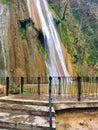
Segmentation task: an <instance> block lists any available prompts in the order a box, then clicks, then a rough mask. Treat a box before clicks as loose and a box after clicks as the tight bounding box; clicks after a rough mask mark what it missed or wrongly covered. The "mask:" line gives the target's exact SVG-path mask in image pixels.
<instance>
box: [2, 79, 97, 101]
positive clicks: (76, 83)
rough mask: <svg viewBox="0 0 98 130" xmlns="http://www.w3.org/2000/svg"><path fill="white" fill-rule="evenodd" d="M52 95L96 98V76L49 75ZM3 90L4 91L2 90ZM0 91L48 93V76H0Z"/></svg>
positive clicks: (65, 97) (70, 97) (77, 98)
mask: <svg viewBox="0 0 98 130" xmlns="http://www.w3.org/2000/svg"><path fill="white" fill-rule="evenodd" d="M51 78H52V80H51V94H52V96H63V98H64V99H75V100H78V101H81V100H82V99H86V98H88V99H91V98H92V99H96V98H97V97H98V77H51ZM1 90H3V91H4V92H2V91H1ZM0 93H4V94H5V95H6V96H8V94H15V93H32V94H38V95H40V94H47V95H48V94H49V77H30V78H25V77H20V78H19V77H6V78H5V77H4V78H3V77H1V78H0Z"/></svg>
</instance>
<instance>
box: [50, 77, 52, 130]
mask: <svg viewBox="0 0 98 130" xmlns="http://www.w3.org/2000/svg"><path fill="white" fill-rule="evenodd" d="M51 87H52V77H49V115H50V130H52V97H51V89H52V88H51Z"/></svg>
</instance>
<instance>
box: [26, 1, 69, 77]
mask: <svg viewBox="0 0 98 130" xmlns="http://www.w3.org/2000/svg"><path fill="white" fill-rule="evenodd" d="M27 1H28V0H27ZM33 1H34V4H35V7H36V10H37V13H38V14H37V15H38V16H39V20H40V24H41V28H42V31H43V35H44V42H45V43H44V44H45V46H46V48H47V49H48V52H49V60H48V58H47V59H46V58H45V62H46V66H47V69H48V72H49V75H51V76H66V77H69V73H68V71H67V68H66V65H65V61H64V56H63V53H62V48H61V45H60V40H59V37H58V34H57V32H56V29H55V25H54V21H53V17H52V14H51V12H50V10H49V8H48V4H47V1H46V0H33ZM27 4H28V9H29V13H30V17H31V13H32V12H31V11H30V8H31V7H32V5H30V3H29V2H28V3H27ZM32 4H33V3H32Z"/></svg>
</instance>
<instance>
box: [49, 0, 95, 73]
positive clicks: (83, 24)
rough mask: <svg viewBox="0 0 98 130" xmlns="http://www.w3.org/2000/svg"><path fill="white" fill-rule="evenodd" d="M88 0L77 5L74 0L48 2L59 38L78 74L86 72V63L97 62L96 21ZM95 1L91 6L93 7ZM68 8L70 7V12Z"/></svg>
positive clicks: (93, 63)
mask: <svg viewBox="0 0 98 130" xmlns="http://www.w3.org/2000/svg"><path fill="white" fill-rule="evenodd" d="M89 2H90V1H89V0H87V1H85V0H83V1H81V2H80V3H81V5H80V6H79V4H78V3H77V1H75V0H74V1H72V2H71V3H70V5H68V2H65V3H64V2H60V1H59V0H53V1H51V2H50V4H49V5H50V9H51V8H52V9H51V11H52V10H53V11H52V13H53V16H55V17H54V19H55V22H56V27H57V30H58V33H59V35H60V38H61V40H62V42H63V43H64V45H65V47H66V48H67V50H68V52H69V54H70V55H71V57H72V59H73V61H72V62H73V65H74V67H75V69H76V72H77V74H78V75H83V73H84V74H85V73H86V72H85V70H86V68H85V66H86V65H89V66H92V67H93V66H94V65H96V64H97V63H98V33H97V32H98V22H97V19H96V17H95V14H93V13H91V12H90V11H91V9H90V6H89V5H90V4H91V3H90V4H88V3H89ZM92 2H96V3H97V1H93V0H92ZM96 3H95V4H94V6H95V7H93V8H95V9H96V8H97V4H96ZM67 5H68V6H67ZM69 6H70V7H69ZM69 8H70V9H71V8H72V12H70V11H71V10H69ZM72 13H73V14H72ZM58 17H59V22H57V21H58Z"/></svg>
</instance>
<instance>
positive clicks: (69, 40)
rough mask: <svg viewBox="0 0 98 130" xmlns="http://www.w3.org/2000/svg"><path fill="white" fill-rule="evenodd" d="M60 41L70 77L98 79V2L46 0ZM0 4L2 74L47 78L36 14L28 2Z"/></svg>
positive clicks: (19, 1) (22, 0)
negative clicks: (29, 7) (28, 5)
mask: <svg viewBox="0 0 98 130" xmlns="http://www.w3.org/2000/svg"><path fill="white" fill-rule="evenodd" d="M47 1H48V3H49V8H50V10H51V12H52V14H53V17H54V20H55V25H56V27H57V30H58V33H59V35H60V38H61V42H62V48H63V52H64V56H65V61H66V65H67V68H68V70H69V73H70V75H92V74H94V73H95V74H96V75H97V70H98V56H97V55H98V51H97V50H98V46H97V42H98V38H97V37H98V33H96V32H98V13H97V12H98V8H97V3H98V2H97V0H91V1H89V0H86V1H85V0H47ZM2 2H3V0H0V73H1V74H6V75H11V76H16V77H20V76H24V77H31V76H46V75H47V74H46V66H45V63H44V58H43V55H44V53H46V52H45V50H44V48H43V45H42V43H43V41H42V40H43V38H42V37H43V35H42V32H41V30H40V23H39V22H38V21H39V20H36V19H37V16H36V15H35V14H36V10H35V12H34V8H33V9H32V12H33V13H32V17H33V20H31V19H30V18H29V13H28V8H27V3H26V2H27V1H26V0H10V1H9V0H5V2H3V3H2Z"/></svg>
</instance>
